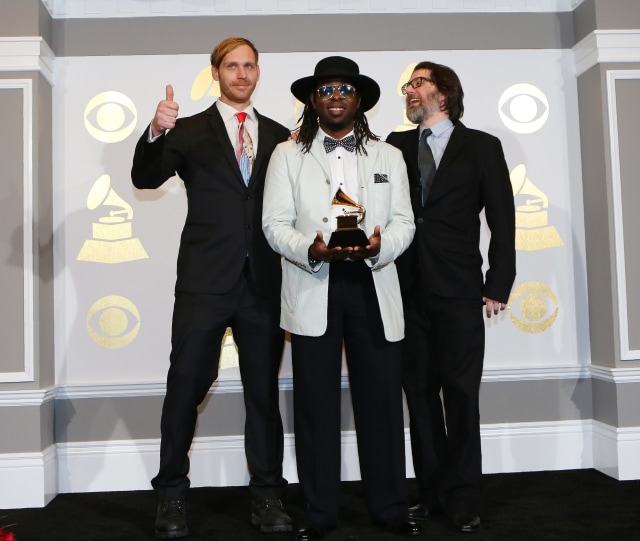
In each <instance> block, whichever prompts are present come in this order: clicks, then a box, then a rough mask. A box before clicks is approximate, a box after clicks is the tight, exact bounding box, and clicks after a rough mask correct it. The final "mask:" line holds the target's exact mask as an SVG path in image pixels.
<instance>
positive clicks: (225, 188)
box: [131, 104, 289, 500]
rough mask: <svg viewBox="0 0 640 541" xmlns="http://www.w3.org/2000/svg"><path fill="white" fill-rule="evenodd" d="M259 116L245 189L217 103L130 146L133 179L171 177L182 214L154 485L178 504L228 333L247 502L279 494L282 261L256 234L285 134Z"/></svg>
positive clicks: (151, 184) (145, 183)
mask: <svg viewBox="0 0 640 541" xmlns="http://www.w3.org/2000/svg"><path fill="white" fill-rule="evenodd" d="M256 114H257V116H258V149H257V155H256V160H255V163H254V165H253V169H252V174H251V179H250V182H249V186H248V187H247V186H245V184H244V181H243V179H242V175H241V173H240V168H239V167H238V163H237V161H236V157H235V154H234V149H233V146H232V144H231V141H230V140H229V136H228V133H227V130H226V128H225V125H224V122H223V120H222V117H221V116H220V113H219V111H218V108H217V106H216V105H215V104H214V105H212V106H211V107H210V108H209V109H207V110H206V111H204V112H202V113H199V114H196V115H194V116H192V117H188V118H181V119H178V120H177V122H176V126H175V128H174V129H172V130H170V131H169V132H168V133H167V134H166V136H165V135H162V136H161V137H160V138H159V139H158V140H156V141H154V142H153V143H148V142H147V132H145V133H144V134H143V135H142V137H141V138H140V140H139V141H138V144H137V146H136V151H135V155H134V159H133V168H132V170H131V178H132V180H133V183H134V185H135V186H136V187H137V188H157V187H159V186H160V185H161V184H163V183H164V182H165V181H166V180H167V179H168V178H170V177H172V176H173V175H174V174H175V173H176V172H177V173H178V175H180V178H181V179H182V180H183V181H184V185H185V188H186V192H187V201H188V211H187V217H186V221H185V225H184V230H183V232H182V237H181V240H180V250H179V254H178V264H177V280H176V287H175V289H176V299H175V306H174V312H173V324H172V337H171V344H172V349H171V356H170V361H171V365H170V368H169V373H168V376H167V394H166V397H165V401H164V405H163V409H162V421H161V430H162V443H161V449H160V470H159V473H158V475H157V476H156V477H155V478H154V479H153V480H152V484H153V486H154V488H155V489H156V492H157V493H158V496H159V498H160V499H171V500H175V499H184V497H185V493H186V491H187V488H188V487H189V479H188V477H187V474H188V471H189V458H188V451H189V447H190V446H191V441H192V439H193V435H194V431H195V424H196V420H197V414H198V412H197V407H198V405H199V404H200V403H201V402H202V401H203V400H204V398H205V397H206V395H207V392H208V390H209V388H210V386H211V384H212V383H213V382H214V381H215V380H216V378H217V376H218V360H219V356H220V347H221V343H222V338H223V335H224V333H225V330H226V328H227V327H231V328H232V330H233V334H234V339H235V341H236V344H237V345H238V355H239V364H240V374H241V378H242V383H243V385H244V401H245V408H246V424H245V451H246V456H247V462H248V466H249V471H250V474H251V483H250V486H251V489H252V493H253V495H254V497H255V498H265V497H280V494H281V492H282V489H283V487H284V486H285V485H286V481H285V480H284V479H283V478H282V457H283V429H282V421H281V417H280V411H279V405H278V369H279V365H280V361H281V355H282V347H283V343H284V342H283V340H284V335H283V331H282V330H281V329H280V327H279V318H280V310H279V298H280V282H281V266H280V256H279V255H277V254H276V253H275V252H273V251H272V250H271V248H270V247H269V245H268V244H267V242H266V240H265V238H264V234H263V232H262V226H261V223H262V219H261V215H262V197H263V192H264V177H265V173H266V169H267V164H268V161H269V157H270V156H271V152H272V151H273V149H274V148H275V146H276V144H278V143H280V142H282V141H284V140H286V139H287V138H288V137H289V130H288V129H287V128H285V127H284V126H281V125H280V124H278V123H276V122H274V121H273V120H271V119H269V118H267V117H264V116H261V115H260V114H258V113H257V111H256Z"/></svg>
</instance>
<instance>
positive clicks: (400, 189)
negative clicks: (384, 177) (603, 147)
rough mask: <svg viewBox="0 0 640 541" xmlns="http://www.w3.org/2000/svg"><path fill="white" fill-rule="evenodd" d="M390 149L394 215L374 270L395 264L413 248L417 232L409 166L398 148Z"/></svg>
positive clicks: (392, 210)
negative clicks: (411, 196) (412, 207)
mask: <svg viewBox="0 0 640 541" xmlns="http://www.w3.org/2000/svg"><path fill="white" fill-rule="evenodd" d="M387 149H388V151H389V153H390V160H389V162H390V175H389V178H390V179H391V214H390V216H389V221H388V222H387V224H386V226H384V227H381V243H380V254H379V257H378V260H377V262H376V264H375V265H374V266H373V267H372V270H376V269H378V268H381V267H383V266H385V265H388V264H389V263H391V262H392V261H395V260H396V259H397V258H398V257H399V256H400V255H401V254H402V253H403V252H404V251H405V250H406V249H407V248H408V247H409V245H410V244H411V241H412V240H413V235H414V233H415V230H416V226H415V223H414V220H413V210H412V209H411V199H410V197H409V180H408V179H407V166H406V164H405V162H404V158H403V157H402V153H401V152H400V151H399V150H398V149H396V148H391V147H389V146H387ZM379 225H381V226H382V224H379Z"/></svg>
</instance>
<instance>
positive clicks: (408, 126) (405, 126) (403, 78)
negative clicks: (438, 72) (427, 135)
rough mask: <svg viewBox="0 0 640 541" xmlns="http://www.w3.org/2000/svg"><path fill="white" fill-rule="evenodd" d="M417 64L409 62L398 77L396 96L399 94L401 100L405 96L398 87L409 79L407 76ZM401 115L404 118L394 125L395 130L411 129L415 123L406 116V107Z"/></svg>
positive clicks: (409, 75)
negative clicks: (400, 122)
mask: <svg viewBox="0 0 640 541" xmlns="http://www.w3.org/2000/svg"><path fill="white" fill-rule="evenodd" d="M417 65H418V63H417V62H413V63H411V64H409V65H408V66H407V67H406V68H405V70H404V71H403V72H402V75H400V79H399V80H398V87H397V89H396V90H397V92H398V96H400V97H401V98H402V99H403V101H404V99H405V97H406V96H404V95H403V94H402V90H400V88H401V87H402V85H403V84H405V83H406V82H407V81H408V80H409V77H411V74H412V73H413V70H414V68H415V67H416V66H417ZM402 116H403V118H404V120H403V122H402V124H398V125H397V126H396V131H407V130H411V129H413V128H415V127H416V125H415V124H414V123H413V122H411V120H409V119H408V118H407V109H406V107H405V108H403V110H402Z"/></svg>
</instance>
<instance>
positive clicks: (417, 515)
mask: <svg viewBox="0 0 640 541" xmlns="http://www.w3.org/2000/svg"><path fill="white" fill-rule="evenodd" d="M431 515H432V512H431V509H429V507H428V506H427V505H425V504H423V503H419V504H416V505H414V506H413V507H409V514H408V515H407V516H408V517H409V520H416V521H418V522H424V521H425V520H427V519H428V518H429V517H430V516H431Z"/></svg>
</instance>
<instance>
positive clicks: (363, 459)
mask: <svg viewBox="0 0 640 541" xmlns="http://www.w3.org/2000/svg"><path fill="white" fill-rule="evenodd" d="M291 91H292V93H293V94H294V96H295V97H296V98H298V99H299V100H300V101H301V102H303V103H304V104H305V109H304V112H303V115H302V122H301V127H300V132H299V135H298V138H297V140H295V141H294V140H291V141H287V142H285V143H281V144H280V145H278V146H277V147H276V149H275V151H274V153H273V154H272V157H271V160H270V162H269V167H268V170H267V177H266V184H265V193H264V203H263V219H262V226H263V230H264V233H265V237H266V239H267V241H268V242H269V244H270V245H271V247H272V248H273V249H274V250H275V251H276V252H278V253H279V254H281V255H282V256H283V258H284V259H283V276H282V278H283V279H282V299H281V301H282V302H281V319H280V324H281V326H282V327H283V328H284V329H285V330H287V331H289V332H290V333H291V346H292V360H293V383H294V424H295V435H296V458H297V466H298V477H299V480H300V483H301V486H302V490H303V493H304V496H305V499H306V503H307V514H308V516H307V524H306V525H305V527H303V528H301V529H299V530H298V532H297V535H296V539H297V540H299V541H306V540H309V539H320V538H322V537H323V536H324V535H325V534H326V533H327V532H328V531H329V530H332V529H334V528H335V527H336V526H337V522H338V507H339V492H340V464H341V460H340V438H341V426H340V420H341V415H340V402H341V396H342V392H341V368H342V347H343V343H344V347H345V351H346V357H347V366H348V369H349V383H350V389H351V400H352V404H353V412H354V418H355V424H356V434H357V439H358V452H359V459H360V473H361V476H362V480H363V485H364V488H365V498H366V503H367V507H368V510H369V513H370V516H371V518H372V520H373V522H374V523H375V524H376V525H378V526H380V527H382V528H384V529H386V530H390V531H393V532H395V533H398V534H401V535H420V534H421V528H420V526H418V525H417V524H415V523H412V522H409V521H408V518H407V507H406V502H407V494H406V473H405V454H404V422H403V409H402V368H401V350H400V340H402V338H403V337H404V319H403V314H402V299H401V295H400V286H399V282H398V275H397V272H396V267H395V263H394V260H395V259H396V258H397V257H398V256H399V255H400V254H402V252H404V251H405V250H406V248H407V247H408V246H409V244H410V243H411V240H412V238H413V234H414V230H415V227H414V222H413V212H412V210H411V201H410V197H409V184H408V180H407V171H406V166H405V163H404V159H403V157H402V154H401V152H400V151H398V150H397V149H395V148H392V147H391V146H390V145H387V144H386V143H383V142H381V141H379V139H378V137H377V136H375V135H374V134H373V133H371V131H370V129H369V126H368V123H367V119H366V116H365V114H364V113H365V111H368V110H369V109H371V108H372V107H373V106H374V105H375V104H376V103H377V101H378V98H379V97H380V88H379V86H378V84H377V83H376V82H375V81H373V79H371V78H369V77H367V76H365V75H362V74H360V70H359V68H358V65H357V64H356V63H355V62H353V61H352V60H350V59H347V58H344V57H339V56H332V57H328V58H325V59H323V60H321V61H320V62H318V64H317V65H316V68H315V71H314V74H313V75H312V76H309V77H304V78H302V79H299V80H297V81H295V82H294V83H293V84H292V85H291ZM343 221H346V222H349V221H351V222H352V223H351V224H350V225H352V226H353V225H354V222H355V223H357V222H360V223H359V227H360V228H361V229H362V230H363V231H364V234H362V237H363V239H362V241H357V240H356V241H351V240H345V239H344V238H342V239H340V240H337V241H336V238H334V239H333V241H334V242H330V237H331V236H332V235H334V234H335V230H336V228H337V226H338V225H340V227H341V228H342V226H343V225H344V223H343ZM338 222H340V224H339V223H338ZM348 234H349V235H351V234H353V231H350V232H349V233H348Z"/></svg>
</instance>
